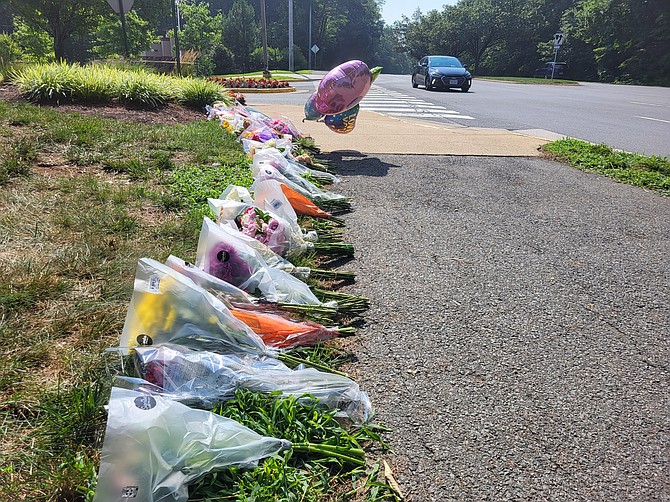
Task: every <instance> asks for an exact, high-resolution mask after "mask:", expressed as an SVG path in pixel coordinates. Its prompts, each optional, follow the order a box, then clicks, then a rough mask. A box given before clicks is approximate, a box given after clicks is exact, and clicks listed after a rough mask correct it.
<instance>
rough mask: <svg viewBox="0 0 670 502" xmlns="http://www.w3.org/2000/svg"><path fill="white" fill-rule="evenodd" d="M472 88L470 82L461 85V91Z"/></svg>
mask: <svg viewBox="0 0 670 502" xmlns="http://www.w3.org/2000/svg"><path fill="white" fill-rule="evenodd" d="M469 90H470V84H465V85H464V86H463V87H461V91H463V92H468V91H469Z"/></svg>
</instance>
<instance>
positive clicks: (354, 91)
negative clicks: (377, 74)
mask: <svg viewBox="0 0 670 502" xmlns="http://www.w3.org/2000/svg"><path fill="white" fill-rule="evenodd" d="M370 86H372V73H371V72H370V68H368V65H366V64H365V63H364V62H363V61H359V60H357V59H354V60H352V61H347V62H346V63H342V64H341V65H339V66H336V67H335V68H333V69H332V70H330V71H329V72H328V74H326V76H325V77H323V79H322V80H321V82H320V83H319V88H318V89H317V91H316V97H315V105H316V109H317V110H318V111H319V113H321V114H322V115H336V114H338V113H342V112H344V111H347V110H349V109H351V108H353V107H354V106H356V105H357V104H358V103H360V101H361V100H362V99H363V98H364V97H365V95H366V94H367V92H368V90H369V89H370Z"/></svg>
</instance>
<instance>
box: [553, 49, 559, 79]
mask: <svg viewBox="0 0 670 502" xmlns="http://www.w3.org/2000/svg"><path fill="white" fill-rule="evenodd" d="M557 55H558V48H555V49H554V64H553V65H552V66H551V80H554V70H556V56H557Z"/></svg>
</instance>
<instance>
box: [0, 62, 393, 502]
mask: <svg viewBox="0 0 670 502" xmlns="http://www.w3.org/2000/svg"><path fill="white" fill-rule="evenodd" d="M52 70H53V71H54V72H55V73H57V72H59V71H61V70H62V71H63V73H64V74H65V77H68V78H69V73H68V72H69V71H70V70H65V69H62V68H55V69H54V68H52ZM75 71H79V70H75ZM50 78H51V77H50ZM60 78H61V76H57V75H56V76H53V79H54V82H61V83H58V85H56V84H53V85H51V87H48V88H49V89H52V91H48V90H46V89H47V87H41V88H40V87H39V86H37V87H36V88H35V89H33V91H34V92H33V91H28V89H29V88H28V87H26V88H25V89H26V92H27V94H26V95H27V96H29V97H31V98H32V99H36V100H40V99H43V98H44V97H46V98H48V99H50V100H51V99H54V97H56V99H72V98H73V96H74V95H75V94H76V92H79V91H78V90H77V89H81V88H77V86H76V85H74V86H72V85H71V82H70V83H67V82H68V80H67V78H65V79H64V80H59V79H60ZM68 85H69V86H70V87H68ZM96 85H97V84H96ZM72 89H74V90H72ZM101 89H102V87H101ZM87 92H89V94H88V96H95V97H90V98H86V99H96V100H97V99H101V98H100V97H99V96H104V95H105V94H104V91H102V90H100V91H95V90H93V91H87ZM31 93H32V94H31ZM196 94H197V92H196ZM117 96H118V95H117ZM105 99H107V98H105ZM112 99H116V98H112ZM146 101H147V103H149V104H151V103H150V101H151V100H150V99H147V100H146ZM0 126H1V127H0V242H2V249H1V250H0V257H1V258H2V259H1V260H0V349H1V350H0V442H1V443H2V448H1V449H0V499H2V500H73V501H75V500H92V499H93V497H94V494H95V490H96V486H97V485H98V470H99V466H100V461H101V449H102V447H103V438H104V432H105V426H106V423H107V420H108V416H107V414H106V413H105V410H104V406H105V405H107V404H110V401H109V399H110V390H111V386H112V383H113V379H114V377H116V376H124V375H126V376H134V375H135V373H134V367H133V363H132V359H131V358H130V357H129V356H127V357H120V356H118V355H117V354H114V353H109V352H106V349H108V348H111V347H115V346H116V345H117V344H118V340H119V333H120V332H121V331H122V329H123V327H124V317H125V316H126V314H127V312H128V308H129V299H130V298H131V296H132V294H133V280H134V273H135V269H136V265H137V263H138V260H140V259H141V258H142V257H152V258H155V259H156V260H161V261H163V260H165V259H166V258H167V257H168V256H170V255H175V256H181V257H195V254H196V247H197V243H198V236H199V232H200V229H201V225H202V222H203V217H204V216H209V217H211V218H214V217H215V215H214V214H212V212H211V210H210V209H209V207H208V205H207V199H208V198H213V197H218V196H219V195H220V194H221V192H222V190H223V189H224V188H226V187H227V186H228V185H230V184H232V185H240V186H245V187H248V186H250V185H251V183H252V176H251V170H250V168H249V157H248V156H247V154H246V153H245V152H244V150H243V149H242V147H241V145H240V143H239V142H238V141H237V139H236V136H235V135H234V134H231V133H229V132H227V131H226V130H225V129H223V128H222V127H221V126H220V124H219V123H218V122H217V121H206V120H202V121H195V122H191V123H188V124H181V125H180V124H177V125H170V126H166V125H150V124H138V123H132V124H130V123H129V122H128V121H125V120H113V119H103V118H99V117H91V116H84V115H80V114H78V113H62V112H59V111H58V110H56V109H50V108H41V107H35V106H33V105H29V104H23V103H7V102H3V101H0ZM299 145H302V146H299V147H298V153H304V154H306V155H307V154H310V153H312V155H313V153H314V152H315V151H318V149H317V147H316V146H315V145H314V144H313V143H311V142H310V141H309V140H307V139H302V140H300V142H299ZM301 221H302V222H303V224H304V225H305V226H306V227H308V228H314V229H316V231H317V232H318V231H322V232H324V233H327V234H329V235H331V236H332V238H339V237H340V236H341V235H342V224H343V223H344V221H343V220H340V219H338V220H337V221H333V222H329V221H326V220H318V222H317V221H315V220H313V219H305V218H303V219H302V220H301ZM328 260H329V258H328V257H326V258H324V257H322V256H319V255H316V254H312V255H308V256H302V257H300V260H298V261H297V262H296V263H297V264H298V266H310V267H313V268H317V267H318V266H328V263H329V262H328ZM335 279H346V280H352V279H353V278H352V277H351V276H350V275H347V274H346V273H343V274H342V275H341V276H340V275H338V274H337V272H336V271H333V274H328V273H327V271H324V273H323V275H321V276H319V274H315V276H314V277H312V278H311V279H310V280H309V281H308V282H309V284H310V286H311V287H312V288H313V289H314V290H315V291H316V292H318V295H320V296H321V297H323V298H324V299H327V300H328V301H333V300H334V302H340V303H342V304H343V305H345V306H348V307H349V308H350V309H351V312H352V314H350V315H353V316H355V315H357V314H360V313H361V312H362V311H363V310H364V309H365V308H366V307H367V300H366V299H364V298H363V297H358V296H353V295H347V294H345V293H343V292H341V291H333V290H332V289H334V288H335V287H337V285H336V284H335V283H334V282H333V281H334V280H335ZM324 305H328V304H324ZM291 308H296V311H297V312H300V309H299V308H297V307H296V306H291V305H286V309H287V310H288V311H291ZM315 310H316V311H318V312H319V315H318V316H317V320H319V321H322V322H325V321H334V320H335V319H336V318H338V314H337V312H336V311H331V310H329V309H328V308H327V306H324V307H323V309H322V310H319V309H315ZM319 316H320V317H319ZM301 318H304V316H301ZM349 319H350V320H351V319H352V317H349ZM345 321H346V319H345ZM352 331H353V330H352V329H351V328H343V330H342V332H343V334H345V333H347V334H350V333H351V332H352ZM281 359H282V361H283V363H282V364H286V365H287V366H288V367H289V368H296V369H298V368H302V367H303V365H304V367H307V368H309V367H312V368H318V369H319V370H320V371H328V372H332V373H333V374H334V375H335V376H336V377H337V378H340V379H343V378H346V377H345V376H344V373H343V372H342V371H339V370H338V369H337V368H340V369H341V368H342V365H344V364H350V363H351V362H352V360H353V355H352V354H351V353H349V352H347V351H345V350H343V349H342V348H341V344H340V343H339V342H338V340H337V339H334V340H329V341H327V342H323V343H319V344H317V345H316V346H314V347H301V348H299V349H296V350H293V351H291V352H285V353H283V354H282V357H281ZM156 399H158V398H156ZM209 409H210V410H212V411H213V412H214V415H216V416H221V417H227V418H231V419H234V420H236V421H238V422H240V423H241V424H242V425H244V426H245V427H247V428H249V429H250V430H251V431H253V434H258V435H262V436H266V437H274V438H278V439H287V440H289V441H291V442H292V443H293V447H292V448H291V449H288V450H283V451H278V452H276V453H273V454H272V455H270V456H269V457H267V458H266V459H265V460H261V461H260V463H259V466H258V467H257V468H255V469H253V468H248V469H247V468H240V467H233V468H224V469H222V470H217V471H212V472H210V473H209V474H207V475H206V476H204V477H199V478H198V479H196V480H194V481H195V484H194V485H193V486H192V487H191V498H190V500H215V499H217V500H220V499H226V500H239V501H250V500H314V501H316V500H329V499H332V500H335V499H338V500H349V499H351V500H369V501H373V500H399V497H398V495H397V494H396V492H395V491H394V489H393V488H392V487H391V486H389V485H388V484H387V483H386V482H385V477H384V476H383V474H382V471H383V469H381V468H380V465H381V464H380V463H379V462H380V460H378V459H379V458H380V457H381V455H383V454H385V453H388V445H387V444H386V443H385V442H384V440H383V439H382V434H386V433H388V432H389V430H388V429H386V428H384V427H383V426H381V425H379V424H374V423H369V422H367V423H362V424H358V425H352V424H350V423H348V422H347V421H343V420H342V419H341V418H339V417H336V416H335V414H336V410H334V409H328V408H324V407H323V406H322V405H320V404H319V402H318V401H317V400H315V399H313V398H310V397H309V396H291V395H279V393H278V392H272V393H269V394H260V393H258V392H251V391H249V390H244V391H242V390H241V391H239V392H237V393H236V394H235V396H233V397H232V399H230V400H228V401H226V402H225V403H220V404H217V405H216V406H212V407H210V408H209ZM221 420H223V418H222V419H221ZM250 434H251V433H250ZM199 458H200V459H202V458H204V457H199ZM194 466H195V464H191V467H190V469H194V468H195V467H194ZM187 470H188V469H187V467H186V466H184V467H183V471H182V473H186V472H187ZM190 472H195V471H190ZM131 488H132V487H131ZM131 488H130V489H129V490H130V491H128V494H130V492H131V491H132V489H131ZM129 496H130V495H129Z"/></svg>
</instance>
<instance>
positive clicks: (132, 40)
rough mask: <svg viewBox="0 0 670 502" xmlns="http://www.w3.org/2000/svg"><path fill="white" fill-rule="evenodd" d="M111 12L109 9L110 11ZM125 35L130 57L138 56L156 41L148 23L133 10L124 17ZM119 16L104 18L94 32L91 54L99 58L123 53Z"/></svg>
mask: <svg viewBox="0 0 670 502" xmlns="http://www.w3.org/2000/svg"><path fill="white" fill-rule="evenodd" d="M110 11H111V9H110ZM125 16H126V33H127V36H128V49H129V50H130V55H131V56H138V55H139V54H141V53H142V52H144V51H145V50H147V49H148V48H149V46H150V45H151V43H152V42H153V41H154V40H156V36H155V35H154V30H153V29H152V27H151V24H150V23H149V21H147V20H145V19H142V18H140V16H139V15H138V14H137V12H135V11H134V10H131V11H130V12H128V13H127V14H126V15H125ZM119 23H120V21H119V16H117V15H108V16H105V17H104V18H103V19H102V20H101V21H100V24H99V25H98V27H97V29H96V31H95V38H96V40H97V43H96V44H95V46H94V47H93V52H94V53H95V54H96V55H97V56H99V57H109V56H112V55H115V54H119V53H122V52H123V51H124V41H123V35H122V32H121V29H120V26H119Z"/></svg>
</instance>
